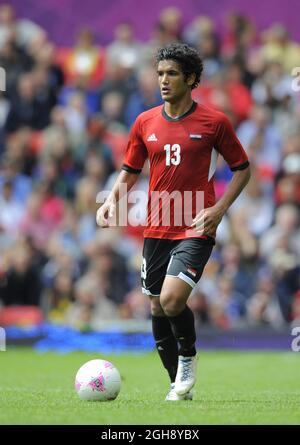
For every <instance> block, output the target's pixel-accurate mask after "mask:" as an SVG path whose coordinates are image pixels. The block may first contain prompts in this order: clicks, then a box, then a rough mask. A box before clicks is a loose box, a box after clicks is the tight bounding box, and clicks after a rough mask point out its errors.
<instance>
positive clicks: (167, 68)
mask: <svg viewBox="0 0 300 445" xmlns="http://www.w3.org/2000/svg"><path fill="white" fill-rule="evenodd" d="M157 74H158V83H159V88H160V92H161V96H162V98H163V100H164V101H166V102H170V103H176V102H178V101H180V100H181V99H182V98H183V97H184V96H185V95H186V94H190V92H191V88H190V86H191V84H192V83H193V79H187V80H186V79H185V77H184V74H183V72H182V71H181V69H180V66H179V65H178V63H176V62H175V61H174V60H162V61H160V62H159V64H158V66H157Z"/></svg>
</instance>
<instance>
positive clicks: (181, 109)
mask: <svg viewBox="0 0 300 445" xmlns="http://www.w3.org/2000/svg"><path fill="white" fill-rule="evenodd" d="M192 105H193V99H192V98H191V96H187V97H184V98H183V99H182V100H181V101H180V102H177V103H170V102H165V105H164V108H165V112H166V114H167V115H168V116H170V117H171V118H172V119H176V118H178V117H180V116H182V115H183V114H185V113H186V112H187V111H189V110H190V109H191V107H192Z"/></svg>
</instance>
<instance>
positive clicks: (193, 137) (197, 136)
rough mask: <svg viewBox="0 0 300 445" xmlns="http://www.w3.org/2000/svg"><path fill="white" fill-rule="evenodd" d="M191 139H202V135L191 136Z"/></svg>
mask: <svg viewBox="0 0 300 445" xmlns="http://www.w3.org/2000/svg"><path fill="white" fill-rule="evenodd" d="M190 138H191V139H202V134H190Z"/></svg>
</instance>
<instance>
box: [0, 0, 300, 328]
mask: <svg viewBox="0 0 300 445" xmlns="http://www.w3.org/2000/svg"><path fill="white" fill-rule="evenodd" d="M224 20H225V23H224V25H225V26H224V29H225V31H224V33H222V35H220V34H219V32H218V30H217V29H216V26H215V23H214V21H213V20H212V19H211V18H209V17H206V16H203V15H199V16H198V17H195V19H194V20H193V21H192V22H191V23H188V24H187V25H185V26H183V16H182V14H181V12H180V11H179V10H178V9H176V8H173V7H170V8H166V9H163V10H162V11H161V13H160V15H159V17H158V18H157V24H156V25H155V27H154V29H153V34H152V36H151V37H150V39H149V41H148V42H140V41H138V40H137V39H136V37H135V34H134V28H133V26H132V24H130V23H120V24H119V25H118V26H117V27H116V29H115V31H114V40H113V41H112V42H111V43H110V44H109V45H108V46H106V47H103V46H101V45H99V44H98V43H97V42H95V40H94V37H93V30H91V29H88V28H84V29H82V30H80V32H79V34H78V37H77V40H76V42H74V46H73V47H70V48H66V47H56V46H55V45H54V44H53V43H52V42H51V40H50V39H49V37H48V36H47V32H46V31H45V30H44V29H42V28H41V27H40V26H39V25H38V24H35V23H33V22H31V21H30V20H27V19H19V18H18V17H16V15H15V13H14V10H13V9H12V7H11V6H9V5H1V6H0V67H1V73H0V74H1V75H2V77H3V72H4V70H5V77H6V79H5V80H6V88H5V91H2V92H0V306H2V310H3V308H4V309H5V308H7V307H11V306H14V305H23V306H36V307H38V308H39V309H40V310H41V311H42V313H43V315H44V317H45V319H48V320H50V321H52V322H55V323H64V324H67V325H70V326H73V327H76V328H79V329H97V327H99V325H100V324H101V322H102V321H107V320H131V319H134V320H147V319H149V318H150V312H149V302H148V300H147V298H146V297H145V296H144V295H142V293H141V290H140V261H141V248H142V242H143V238H142V227H139V226H138V227H135V226H128V227H115V228H111V229H109V230H101V229H99V228H97V227H96V222H95V215H96V210H97V208H98V206H99V204H97V202H96V196H97V193H98V192H99V191H101V190H107V189H110V187H111V186H112V184H113V182H114V179H115V177H116V175H117V174H118V170H119V168H120V166H121V165H122V159H123V154H124V150H125V147H126V143H127V138H128V132H129V130H130V127H131V125H132V123H133V122H134V120H135V118H136V117H137V115H138V114H139V113H141V112H142V111H145V110H147V109H149V108H151V107H154V106H157V105H159V104H161V103H162V102H161V97H160V94H159V91H158V85H157V76H156V72H155V68H154V67H153V54H154V53H155V50H156V49H157V48H158V47H160V46H163V45H165V44H167V43H170V42H174V41H183V42H186V43H188V44H190V45H192V46H194V47H195V48H197V49H198V50H199V52H200V54H201V56H202V58H203V60H204V67H205V68H204V74H203V78H202V81H201V84H200V86H199V87H198V88H197V89H196V90H194V91H193V97H194V99H195V100H196V101H200V102H201V103H203V104H204V105H207V106H209V107H213V108H217V109H219V110H221V111H223V112H225V113H226V114H227V116H228V117H229V118H230V120H231V122H232V124H233V125H234V128H235V129H236V132H237V135H238V137H239V139H240V141H241V142H242V144H243V146H244V147H245V150H246V151H247V153H248V156H249V158H250V161H251V167H252V178H251V180H250V183H249V184H248V186H247V188H246V189H245V191H244V192H243V194H242V196H241V197H240V198H239V199H238V200H237V201H236V202H235V203H234V205H233V206H232V207H231V209H230V211H229V212H228V214H227V215H226V216H225V217H224V219H223V221H222V223H221V225H220V226H219V228H218V236H217V244H216V246H215V248H214V251H213V254H212V257H211V260H210V262H209V263H208V265H207V267H206V269H205V272H204V274H203V277H202V279H201V280H200V282H199V283H198V285H197V286H196V288H195V289H194V290H193V292H192V295H191V298H190V300H189V304H190V306H191V307H192V308H193V310H194V313H195V316H196V321H197V323H198V324H199V325H201V326H204V325H209V326H215V327H218V328H221V329H230V328H236V327H244V326H273V327H275V328H277V327H278V328H280V327H282V326H285V325H288V324H292V323H297V320H298V322H299V320H300V287H299V277H300V273H299V272H300V270H299V269H300V230H299V204H300V95H299V92H298V91H297V89H300V80H299V82H298V81H297V78H295V77H293V72H292V70H293V69H294V68H295V67H297V66H300V45H299V42H294V41H292V40H291V39H290V37H289V33H288V30H287V29H286V28H285V27H284V26H283V25H282V24H280V23H276V24H274V25H273V26H271V27H270V28H269V29H266V30H264V31H262V32H258V31H257V30H256V28H255V25H254V24H253V23H252V22H251V21H250V20H249V19H248V18H247V17H244V16H243V15H240V14H236V13H231V14H229V15H228V16H227V17H226V18H225V19H224ZM299 73H300V68H299ZM2 80H3V79H2ZM231 177H232V174H231V172H230V170H229V168H228V167H227V165H226V164H225V163H224V162H223V161H222V159H219V165H218V169H217V172H216V175H215V184H216V185H215V188H216V194H217V197H220V196H221V195H222V193H223V192H224V190H225V189H226V186H227V184H228V182H229V181H230V179H231ZM147 179H148V171H147V166H145V169H144V170H143V172H142V174H141V175H140V178H139V180H138V183H137V185H136V189H137V190H144V191H146V190H147V186H148V182H147Z"/></svg>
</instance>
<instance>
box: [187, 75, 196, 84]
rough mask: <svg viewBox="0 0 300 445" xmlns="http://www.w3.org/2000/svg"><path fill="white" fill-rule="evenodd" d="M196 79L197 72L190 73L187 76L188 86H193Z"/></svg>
mask: <svg viewBox="0 0 300 445" xmlns="http://www.w3.org/2000/svg"><path fill="white" fill-rule="evenodd" d="M195 80H196V74H195V73H192V74H190V75H189V76H188V78H187V84H188V86H189V87H191V86H192V85H193V84H194V82H195Z"/></svg>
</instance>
